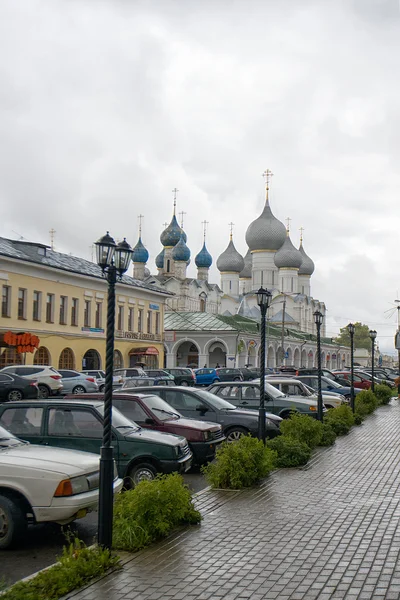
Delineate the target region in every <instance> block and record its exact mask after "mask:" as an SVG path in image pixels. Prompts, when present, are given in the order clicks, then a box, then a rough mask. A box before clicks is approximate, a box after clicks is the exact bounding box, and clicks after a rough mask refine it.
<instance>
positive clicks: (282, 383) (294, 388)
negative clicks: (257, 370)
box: [257, 375, 347, 408]
mask: <svg viewBox="0 0 400 600" xmlns="http://www.w3.org/2000/svg"><path fill="white" fill-rule="evenodd" d="M257 381H259V380H257ZM265 381H267V382H268V383H269V384H270V385H273V386H274V387H275V388H277V389H278V390H280V391H281V392H282V393H283V394H286V395H287V396H302V397H303V398H311V399H312V400H318V395H317V394H316V393H315V391H314V390H313V389H312V388H310V387H309V386H308V385H306V384H305V383H303V382H302V381H300V380H299V379H290V378H289V377H277V376H276V375H267V377H266V378H265ZM322 402H323V403H324V405H325V406H326V408H337V407H338V406H340V405H341V404H347V402H346V398H345V397H344V396H341V395H340V394H329V393H326V392H325V390H324V391H323V392H322Z"/></svg>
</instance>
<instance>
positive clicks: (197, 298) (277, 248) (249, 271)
mask: <svg viewBox="0 0 400 600" xmlns="http://www.w3.org/2000/svg"><path fill="white" fill-rule="evenodd" d="M269 175H270V172H269V171H267V172H266V198H265V205H264V207H263V210H262V212H261V214H260V216H259V217H258V218H257V219H255V220H254V221H253V222H252V223H250V225H249V226H248V228H247V232H246V243H247V247H248V251H247V253H246V255H245V256H244V257H243V256H242V255H241V254H240V253H239V252H238V251H237V250H236V248H235V245H234V242H233V236H232V233H231V235H230V240H229V243H228V246H227V248H226V250H225V251H224V252H223V253H222V254H221V255H220V256H219V257H218V259H217V268H218V270H219V272H220V274H221V280H220V283H219V285H218V284H216V283H210V282H209V270H210V267H211V265H212V262H213V259H212V256H211V255H210V253H209V252H208V250H207V248H206V242H205V235H204V244H203V247H202V248H201V250H200V252H199V253H198V254H197V255H196V256H195V259H194V260H195V264H196V267H197V277H196V278H191V277H187V267H188V265H189V263H190V256H191V252H190V250H189V247H188V245H187V236H186V233H185V232H184V230H183V228H182V227H181V226H180V225H179V223H178V221H177V218H176V214H175V211H176V199H175V201H174V213H173V217H172V220H171V223H170V224H169V225H168V226H167V227H166V229H165V230H164V231H163V232H162V233H161V236H160V240H161V244H162V246H163V248H162V250H161V252H160V253H159V254H158V256H157V257H156V260H155V264H156V267H157V270H158V272H157V274H154V275H153V274H151V273H150V272H149V270H148V269H147V268H146V263H147V261H148V257H149V255H148V252H147V250H146V248H145V247H144V245H143V243H142V240H141V236H140V235H139V240H138V242H137V244H136V246H135V248H134V254H133V259H132V260H133V266H134V272H133V276H134V278H137V279H141V280H144V281H146V283H151V284H154V285H159V286H161V287H162V288H164V289H166V290H168V291H169V292H173V293H174V296H173V297H171V298H170V299H168V301H167V305H166V310H167V314H166V319H165V350H166V357H167V360H166V363H167V366H177V365H178V366H179V365H181V366H186V365H187V364H191V365H193V366H194V365H197V366H204V365H207V366H215V365H216V364H217V363H218V364H220V365H221V366H222V364H221V362H223V364H226V365H227V366H234V365H237V366H243V365H244V364H252V365H253V366H257V365H258V364H259V333H258V327H257V323H259V321H260V311H259V308H258V306H257V301H256V295H255V293H256V292H257V290H258V289H259V288H260V287H264V288H267V289H268V290H269V291H270V292H271V293H272V302H271V306H270V308H269V310H268V315H267V319H268V327H269V332H270V335H269V339H268V349H267V365H268V366H271V367H274V366H277V365H279V364H287V365H289V364H290V365H291V364H294V365H295V366H314V364H315V347H316V343H315V334H316V326H315V323H314V317H313V313H314V312H315V311H317V310H318V311H320V312H321V313H322V314H323V315H324V316H325V314H326V307H325V304H324V303H323V302H321V301H319V300H316V299H315V298H313V297H312V295H311V276H312V274H313V272H314V263H313V261H312V260H311V258H310V257H309V256H308V255H307V254H306V252H305V250H304V246H303V240H302V237H301V240H300V247H299V248H296V247H295V246H294V245H293V243H292V241H291V239H290V232H289V228H288V227H285V225H284V224H283V223H282V222H281V221H279V220H278V219H277V218H276V217H275V216H274V215H273V213H272V210H271V207H270V202H269ZM228 325H229V327H230V328H229V327H228ZM325 331H326V324H325V319H324V320H323V325H322V328H321V336H322V338H324V339H323V352H322V358H323V364H324V365H326V366H328V367H329V366H330V367H331V368H335V367H336V366H342V365H343V364H344V363H346V364H347V358H348V348H338V347H337V346H335V344H333V342H332V341H331V340H327V339H326V338H325ZM278 332H279V334H278ZM282 339H283V340H284V341H283V345H282Z"/></svg>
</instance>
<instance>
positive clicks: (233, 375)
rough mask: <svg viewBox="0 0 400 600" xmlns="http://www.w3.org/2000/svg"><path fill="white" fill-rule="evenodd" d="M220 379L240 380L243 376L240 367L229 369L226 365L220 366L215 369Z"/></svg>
mask: <svg viewBox="0 0 400 600" xmlns="http://www.w3.org/2000/svg"><path fill="white" fill-rule="evenodd" d="M215 371H216V373H217V375H218V377H219V380H220V381H242V379H243V377H242V374H241V372H240V369H229V368H228V367H221V368H218V369H215Z"/></svg>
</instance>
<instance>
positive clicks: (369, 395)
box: [357, 386, 378, 415]
mask: <svg viewBox="0 0 400 600" xmlns="http://www.w3.org/2000/svg"><path fill="white" fill-rule="evenodd" d="M377 387H378V386H377ZM357 400H358V405H361V404H363V405H364V407H365V410H366V414H368V415H369V414H371V413H373V412H374V410H375V409H376V408H377V406H378V398H377V397H376V396H375V394H374V393H373V392H371V390H363V391H362V392H360V393H359V394H357ZM361 412H362V410H361Z"/></svg>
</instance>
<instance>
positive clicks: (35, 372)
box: [0, 365, 63, 398]
mask: <svg viewBox="0 0 400 600" xmlns="http://www.w3.org/2000/svg"><path fill="white" fill-rule="evenodd" d="M0 373H8V374H15V375H19V376H20V377H25V378H26V379H31V380H35V381H37V384H38V389H39V397H40V398H48V397H49V396H58V395H59V394H61V392H62V389H63V385H62V383H61V375H60V373H59V372H58V371H56V369H54V367H47V366H43V367H42V366H40V365H32V366H19V365H14V366H10V367H4V368H3V369H1V370H0Z"/></svg>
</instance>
